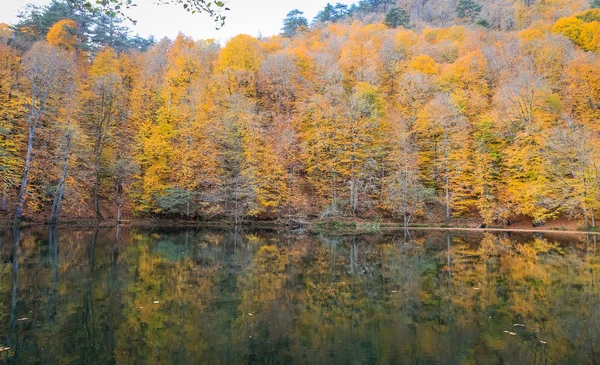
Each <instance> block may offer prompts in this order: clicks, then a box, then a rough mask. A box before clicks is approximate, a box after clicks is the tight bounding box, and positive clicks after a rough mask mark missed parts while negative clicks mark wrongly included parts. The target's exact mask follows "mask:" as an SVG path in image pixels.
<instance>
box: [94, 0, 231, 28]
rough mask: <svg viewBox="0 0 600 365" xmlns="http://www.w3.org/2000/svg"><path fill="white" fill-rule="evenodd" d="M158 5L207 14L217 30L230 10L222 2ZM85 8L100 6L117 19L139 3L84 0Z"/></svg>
mask: <svg viewBox="0 0 600 365" xmlns="http://www.w3.org/2000/svg"><path fill="white" fill-rule="evenodd" d="M157 4H159V5H165V4H175V5H181V7H182V8H183V9H184V10H186V11H187V12H189V13H192V14H195V13H206V14H208V15H209V16H210V17H211V18H212V19H213V20H214V21H215V23H216V24H217V29H218V28H219V27H222V26H223V25H225V19H226V18H227V17H226V16H225V15H224V14H223V11H225V10H229V8H228V7H226V6H225V2H224V1H221V0H158V1H157ZM83 6H85V7H86V8H87V9H88V10H90V11H91V10H94V8H95V6H98V7H99V8H100V9H101V10H102V11H103V12H104V13H105V14H106V15H109V16H111V17H116V16H117V15H119V16H126V15H125V13H124V9H129V8H131V7H134V6H137V3H136V2H135V0H95V1H93V0H83ZM134 22H135V21H134Z"/></svg>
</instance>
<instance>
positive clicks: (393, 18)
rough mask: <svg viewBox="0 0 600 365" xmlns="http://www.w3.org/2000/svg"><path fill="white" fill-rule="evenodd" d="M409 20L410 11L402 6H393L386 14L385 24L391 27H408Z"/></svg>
mask: <svg viewBox="0 0 600 365" xmlns="http://www.w3.org/2000/svg"><path fill="white" fill-rule="evenodd" d="M409 22H410V17H409V16H408V13H407V12H406V10H404V9H402V8H391V9H390V10H388V12H387V14H385V25H387V26H388V27H390V28H398V27H400V26H402V27H408V24H409Z"/></svg>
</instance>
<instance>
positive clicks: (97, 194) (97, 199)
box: [94, 132, 104, 222]
mask: <svg viewBox="0 0 600 365" xmlns="http://www.w3.org/2000/svg"><path fill="white" fill-rule="evenodd" d="M101 158H102V132H98V136H97V138H96V156H95V160H94V175H95V179H94V210H95V211H96V218H97V219H98V220H99V221H100V222H102V221H103V220H104V216H103V215H102V212H101V211H100V160H101Z"/></svg>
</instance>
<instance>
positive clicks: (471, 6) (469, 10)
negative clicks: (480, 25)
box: [456, 0, 482, 21]
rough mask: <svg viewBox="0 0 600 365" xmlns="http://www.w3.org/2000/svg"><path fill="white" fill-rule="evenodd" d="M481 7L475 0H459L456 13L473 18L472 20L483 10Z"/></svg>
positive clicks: (459, 15) (461, 16) (462, 16)
mask: <svg viewBox="0 0 600 365" xmlns="http://www.w3.org/2000/svg"><path fill="white" fill-rule="evenodd" d="M481 8H482V7H481V5H479V4H477V3H476V2H475V1H474V0H459V1H458V6H457V7H456V13H457V15H458V17H459V18H471V21H474V20H475V18H477V15H479V12H481Z"/></svg>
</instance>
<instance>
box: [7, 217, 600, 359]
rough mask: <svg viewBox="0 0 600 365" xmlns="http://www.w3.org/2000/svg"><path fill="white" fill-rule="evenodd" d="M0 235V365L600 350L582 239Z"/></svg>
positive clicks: (553, 355) (590, 269)
mask: <svg viewBox="0 0 600 365" xmlns="http://www.w3.org/2000/svg"><path fill="white" fill-rule="evenodd" d="M0 238H1V246H0V259H1V260H0V263H1V266H0V326H1V327H0V347H1V348H0V350H2V352H0V363H5V364H38V363H40V364H240V363H241V364H296V363H297V364H597V363H598V361H599V360H600V282H599V279H600V276H599V274H598V272H599V271H600V259H599V256H600V252H597V249H599V248H598V247H597V246H598V243H599V242H598V240H597V239H596V238H594V236H587V235H544V236H542V235H532V234H515V233H512V234H508V233H495V234H491V233H486V234H484V233H480V232H459V231H453V232H447V231H413V232H411V236H410V237H405V236H404V234H403V233H402V232H400V233H398V234H392V233H386V234H382V235H377V234H373V235H360V236H339V235H338V236H336V235H332V234H322V235H300V234H287V233H274V232H268V231H252V232H241V233H234V232H231V231H222V230H164V229H155V230H147V229H121V230H120V231H119V232H118V235H117V231H116V230H115V229H101V230H93V229H75V230H74V229H59V230H57V231H50V230H48V229H44V228H40V229H31V230H22V231H20V232H15V231H11V230H9V229H6V230H4V231H2V232H1V234H0ZM15 242H16V243H17V244H15ZM5 348H8V349H5Z"/></svg>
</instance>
